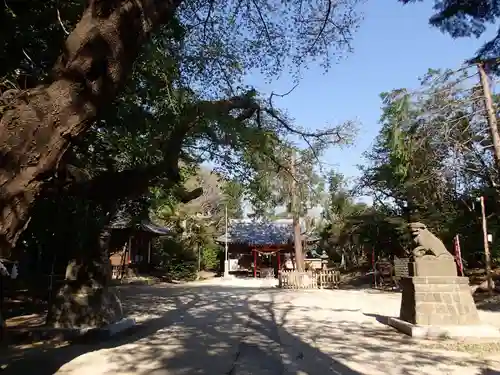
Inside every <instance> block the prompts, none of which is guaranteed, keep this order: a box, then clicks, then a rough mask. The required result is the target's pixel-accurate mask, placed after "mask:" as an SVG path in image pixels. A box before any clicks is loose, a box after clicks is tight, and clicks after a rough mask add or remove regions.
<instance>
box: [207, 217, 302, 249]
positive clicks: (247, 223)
mask: <svg viewBox="0 0 500 375" xmlns="http://www.w3.org/2000/svg"><path fill="white" fill-rule="evenodd" d="M301 231H302V232H304V225H303V223H301ZM216 242H219V243H225V242H226V234H222V235H221V236H219V237H217V239H216ZM292 242H293V222H292V219H279V220H274V221H264V220H262V221H257V220H248V219H241V220H231V221H230V223H229V225H228V233H227V243H228V244H242V245H243V244H244V245H250V246H276V245H287V244H291V243H292Z"/></svg>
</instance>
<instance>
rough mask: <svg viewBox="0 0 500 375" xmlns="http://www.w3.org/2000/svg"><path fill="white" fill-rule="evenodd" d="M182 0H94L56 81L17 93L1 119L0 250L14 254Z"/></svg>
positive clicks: (68, 47) (70, 43)
mask: <svg viewBox="0 0 500 375" xmlns="http://www.w3.org/2000/svg"><path fill="white" fill-rule="evenodd" d="M181 3H182V0H114V1H108V0H91V1H90V2H89V5H88V7H87V8H86V9H85V11H84V13H83V15H82V18H81V20H80V21H79V22H78V24H77V25H76V27H75V29H74V30H73V32H72V33H71V34H70V35H69V36H68V38H67V40H66V43H65V45H64V49H63V53H62V55H61V56H60V58H59V60H58V62H57V63H56V65H55V67H54V72H53V73H54V74H53V80H52V82H51V83H49V84H47V85H43V86H38V87H36V88H34V89H32V90H28V91H26V92H24V93H22V95H19V96H18V97H17V98H16V100H15V101H14V102H12V106H11V108H10V109H8V110H7V111H5V112H4V113H3V116H2V118H1V120H0V253H2V252H3V253H6V252H8V251H9V250H11V249H12V248H13V247H14V246H15V244H16V242H17V239H18V238H19V235H20V234H21V233H22V231H23V230H24V228H26V226H27V224H28V222H29V213H30V208H31V207H32V205H33V203H34V202H35V200H36V198H37V196H38V195H39V194H40V193H41V192H42V189H43V188H44V187H45V185H46V184H47V180H48V178H49V177H51V176H52V175H53V174H54V171H55V170H56V168H57V165H58V163H59V162H60V161H61V159H62V157H63V155H64V153H65V152H66V151H67V150H68V149H69V148H70V147H71V143H72V140H73V139H75V138H77V137H80V136H82V135H83V134H84V133H85V132H86V131H87V130H88V129H89V127H90V125H91V123H92V120H94V119H95V117H96V115H97V113H98V112H99V110H100V109H101V108H102V107H103V106H105V105H106V104H107V103H109V101H110V99H112V98H114V97H115V95H116V93H117V91H118V90H119V89H120V87H121V86H122V85H123V83H124V82H125V79H126V77H127V74H128V73H129V72H130V70H131V67H132V64H133V63H134V60H135V58H136V56H137V53H138V50H139V48H140V46H141V45H142V44H143V42H144V40H145V39H146V38H147V37H148V36H149V34H150V33H151V31H152V30H153V28H154V27H155V26H157V25H159V24H163V23H167V22H169V21H170V20H172V19H173V17H174V13H175V11H176V9H177V8H178V6H179V5H180V4H181Z"/></svg>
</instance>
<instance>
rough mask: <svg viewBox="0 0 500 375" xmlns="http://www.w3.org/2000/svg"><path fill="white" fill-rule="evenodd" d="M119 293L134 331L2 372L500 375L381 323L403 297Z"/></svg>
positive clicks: (195, 290) (158, 289) (190, 290)
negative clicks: (133, 320) (134, 323)
mask: <svg viewBox="0 0 500 375" xmlns="http://www.w3.org/2000/svg"><path fill="white" fill-rule="evenodd" d="M123 294H124V295H123V297H124V298H125V300H126V301H127V304H126V307H127V309H128V311H129V314H130V315H133V316H135V317H136V318H137V319H138V321H139V323H140V326H139V327H138V328H137V329H135V331H134V332H132V333H130V334H128V335H127V336H126V337H123V338H121V339H120V340H114V341H108V342H106V343H105V344H103V345H102V346H100V347H99V346H96V345H74V346H71V347H70V348H63V349H52V350H47V351H46V352H45V353H43V355H38V356H36V357H35V356H33V357H31V358H30V360H29V361H28V360H24V361H17V362H16V363H14V364H13V365H11V366H9V367H8V368H7V369H6V370H5V371H4V372H3V373H5V374H30V373H36V374H39V375H48V374H54V373H57V374H66V375H86V374H88V375H108V374H109V375H111V374H116V375H132V374H133V375H181V374H183V375H184V374H206V375H223V374H229V375H247V374H248V375H267V374H269V375H271V374H273V375H281V374H283V375H285V374H286V375H292V374H294V375H299V374H300V375H307V374H308V375H326V374H336V375H339V374H340V375H359V374H364V375H365V374H366V375H377V374H394V375H396V374H398V375H403V374H405V375H417V374H422V375H423V374H425V375H433V374H456V375H459V374H464V375H465V374H467V375H480V374H495V373H496V374H500V372H493V371H494V368H495V367H496V363H495V362H492V361H489V362H488V361H486V360H485V359H484V358H481V357H480V356H477V355H470V354H467V353H465V352H460V351H451V350H449V348H446V347H436V346H435V345H434V346H432V345H429V344H426V343H416V342H414V341H412V340H410V339H408V338H407V337H405V336H403V335H400V334H399V333H397V332H395V331H394V330H392V329H391V328H388V327H387V326H385V325H384V324H382V323H381V322H379V320H382V319H383V316H386V315H395V314H397V311H398V309H399V295H397V294H372V293H367V292H365V291H340V290H334V291H320V290H318V291H313V292H300V291H282V290H278V289H271V288H268V289H261V288H255V287H244V286H242V285H239V286H234V285H233V286H230V285H225V284H223V283H220V282H210V283H198V284H197V285H193V284H192V285H184V286H180V287H176V288H172V287H165V286H162V285H157V286H150V287H146V286H143V287H128V288H124V289H123ZM495 314H498V313H495ZM495 316H496V315H495ZM497 320H499V321H500V319H497Z"/></svg>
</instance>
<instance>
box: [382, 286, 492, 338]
mask: <svg viewBox="0 0 500 375" xmlns="http://www.w3.org/2000/svg"><path fill="white" fill-rule="evenodd" d="M401 287H402V298H401V309H400V316H399V318H389V325H391V326H393V327H394V328H396V329H398V330H400V331H402V332H403V333H406V334H408V335H410V336H414V337H422V338H424V337H425V338H466V337H474V338H486V337H487V338H499V337H500V331H499V330H498V329H496V328H495V327H491V326H487V325H483V324H481V322H480V320H479V315H478V312H477V309H476V305H475V303H474V300H473V298H472V293H471V291H470V288H469V279H468V278H467V277H459V276H413V277H403V278H402V279H401Z"/></svg>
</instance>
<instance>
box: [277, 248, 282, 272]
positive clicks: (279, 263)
mask: <svg viewBox="0 0 500 375" xmlns="http://www.w3.org/2000/svg"><path fill="white" fill-rule="evenodd" d="M276 256H277V257H278V278H279V277H280V271H281V259H280V258H281V255H280V251H279V250H278V251H277V252H276Z"/></svg>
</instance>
